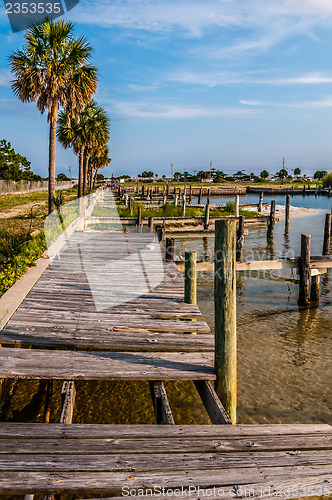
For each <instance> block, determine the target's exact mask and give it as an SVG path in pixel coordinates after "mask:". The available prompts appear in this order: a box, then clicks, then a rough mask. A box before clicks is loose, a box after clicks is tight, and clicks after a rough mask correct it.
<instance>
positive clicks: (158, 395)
mask: <svg viewBox="0 0 332 500" xmlns="http://www.w3.org/2000/svg"><path fill="white" fill-rule="evenodd" d="M149 385H150V391H151V398H152V402H153V407H154V412H155V415H156V421H157V424H163V425H175V422H174V418H173V415H172V410H171V406H170V404H169V401H168V398H167V394H166V389H165V386H164V384H163V383H162V382H156V381H151V382H150V383H149Z"/></svg>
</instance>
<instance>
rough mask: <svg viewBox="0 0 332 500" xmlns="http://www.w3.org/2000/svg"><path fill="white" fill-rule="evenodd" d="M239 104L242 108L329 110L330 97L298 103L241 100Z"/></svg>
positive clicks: (331, 98) (331, 101)
mask: <svg viewBox="0 0 332 500" xmlns="http://www.w3.org/2000/svg"><path fill="white" fill-rule="evenodd" d="M239 102H240V104H243V105H244V106H260V107H264V106H266V107H275V108H297V109H317V108H331V107H332V96H328V97H326V98H324V99H321V100H312V101H298V102H277V101H276V102H273V101H271V102H267V101H265V102H264V101H255V100H246V99H241V100H240V101H239Z"/></svg>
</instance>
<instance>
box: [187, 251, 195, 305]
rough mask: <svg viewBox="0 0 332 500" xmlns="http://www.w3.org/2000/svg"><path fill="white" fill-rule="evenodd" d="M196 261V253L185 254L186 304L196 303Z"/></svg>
mask: <svg viewBox="0 0 332 500" xmlns="http://www.w3.org/2000/svg"><path fill="white" fill-rule="evenodd" d="M196 261H197V253H196V252H185V276H184V301H185V302H186V303H187V304H196V301H197V273H196Z"/></svg>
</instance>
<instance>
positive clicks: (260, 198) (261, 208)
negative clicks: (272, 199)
mask: <svg viewBox="0 0 332 500" xmlns="http://www.w3.org/2000/svg"><path fill="white" fill-rule="evenodd" d="M263 197H264V193H263V192H261V193H260V195H259V205H258V211H259V212H263Z"/></svg>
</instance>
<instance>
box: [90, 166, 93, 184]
mask: <svg viewBox="0 0 332 500" xmlns="http://www.w3.org/2000/svg"><path fill="white" fill-rule="evenodd" d="M92 181H93V165H91V169H90V189H92Z"/></svg>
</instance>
